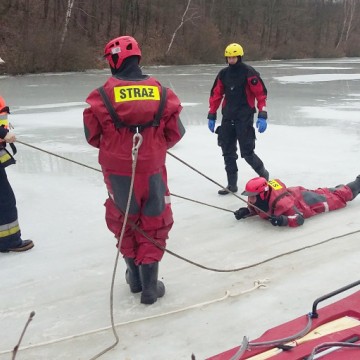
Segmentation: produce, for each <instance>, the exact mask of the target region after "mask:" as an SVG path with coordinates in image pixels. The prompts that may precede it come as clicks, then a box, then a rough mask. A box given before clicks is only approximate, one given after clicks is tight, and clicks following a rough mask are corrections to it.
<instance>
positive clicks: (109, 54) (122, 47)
mask: <svg viewBox="0 0 360 360" xmlns="http://www.w3.org/2000/svg"><path fill="white" fill-rule="evenodd" d="M113 55H118V56H117V59H116V57H114V56H113ZM134 55H137V56H139V58H140V59H141V50H140V47H139V44H138V43H137V41H136V40H135V39H134V38H133V37H131V36H120V37H118V38H116V39H113V40H111V41H109V42H108V43H107V44H106V46H105V49H104V58H105V59H106V60H107V61H108V62H109V64H110V66H111V67H112V68H114V69H119V68H120V66H121V64H122V63H123V61H124V60H125V59H126V58H128V57H129V56H134ZM114 60H115V62H114Z"/></svg>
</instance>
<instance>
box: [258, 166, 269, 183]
mask: <svg viewBox="0 0 360 360" xmlns="http://www.w3.org/2000/svg"><path fill="white" fill-rule="evenodd" d="M257 174H258V175H259V176H260V177H263V178H265V179H266V181H269V172H268V171H267V170H266V169H265V167H264V166H263V167H262V168H261V169H260V170H258V171H257Z"/></svg>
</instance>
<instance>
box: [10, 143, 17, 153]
mask: <svg viewBox="0 0 360 360" xmlns="http://www.w3.org/2000/svg"><path fill="white" fill-rule="evenodd" d="M10 147H11V150H12V152H13V155H15V154H16V153H17V149H16V146H15V144H13V143H10Z"/></svg>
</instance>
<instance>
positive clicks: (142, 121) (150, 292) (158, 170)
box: [84, 36, 185, 304]
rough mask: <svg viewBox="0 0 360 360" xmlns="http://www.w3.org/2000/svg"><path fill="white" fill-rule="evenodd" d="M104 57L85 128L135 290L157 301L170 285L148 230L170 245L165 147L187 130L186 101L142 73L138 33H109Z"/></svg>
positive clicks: (108, 216)
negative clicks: (106, 69) (103, 73)
mask: <svg viewBox="0 0 360 360" xmlns="http://www.w3.org/2000/svg"><path fill="white" fill-rule="evenodd" d="M105 58H106V59H107V61H108V62H109V65H110V69H111V72H112V75H113V76H112V77H110V78H109V79H108V80H107V81H106V83H105V84H104V85H103V86H102V87H100V88H99V89H96V90H94V91H92V92H91V93H90V95H89V96H88V98H87V99H86V101H87V103H88V104H89V105H90V107H89V108H87V109H85V110H84V128H85V135H86V139H87V141H88V143H89V144H90V145H92V146H94V147H96V148H98V149H99V163H100V165H101V168H102V172H103V175H104V180H105V184H106V187H107V190H108V193H109V198H108V199H107V200H106V202H105V208H106V215H105V218H106V222H107V226H108V228H109V229H110V231H112V232H113V233H114V234H115V237H116V238H117V240H118V245H117V246H118V247H119V250H120V252H121V254H122V255H123V257H124V260H125V262H126V266H127V270H126V274H125V278H126V281H127V283H128V284H129V286H130V291H131V292H133V293H138V292H141V300H140V301H141V303H143V304H152V303H154V302H155V301H156V300H157V299H158V298H159V297H162V296H163V295H164V294H165V287H164V284H163V283H162V282H161V281H159V280H158V265H159V261H160V260H161V259H162V257H163V254H164V250H163V249H161V248H159V247H157V246H156V245H155V244H153V243H152V242H151V241H150V240H149V239H148V238H147V237H146V236H145V235H147V236H148V237H150V238H152V239H154V240H155V241H156V243H157V244H159V245H160V246H162V247H163V248H165V246H166V240H167V238H168V233H169V231H170V229H171V227H172V225H173V216H172V210H171V204H170V192H169V189H168V185H167V173H166V168H165V158H166V151H167V149H169V148H171V147H172V146H174V145H175V144H176V143H177V142H178V141H179V140H180V139H181V138H182V136H183V135H184V133H185V129H184V127H183V125H182V123H181V121H180V118H179V115H180V112H181V109H182V107H181V104H180V100H179V99H178V97H177V96H176V95H175V93H174V92H173V91H172V90H171V89H168V88H165V87H163V86H162V85H161V84H160V83H159V82H158V81H157V80H156V79H155V78H153V77H150V76H148V75H143V74H142V71H141V69H140V67H139V62H140V59H141V50H140V48H139V45H138V43H137V42H136V40H135V39H134V38H133V37H130V36H121V37H118V38H116V39H113V40H111V41H110V42H109V43H108V44H107V45H106V46H105ZM135 133H136V134H137V135H138V133H140V135H141V136H142V138H143V141H142V144H141V146H140V147H139V150H138V157H137V162H136V174H135V178H134V179H133V180H134V183H133V192H132V197H131V204H130V208H129V216H128V220H129V221H128V222H127V223H126V228H125V232H124V236H123V238H122V241H121V244H119V239H120V234H121V231H122V227H123V224H124V220H125V217H124V214H125V211H126V206H127V202H128V197H129V192H130V185H131V180H132V165H133V159H132V149H133V139H134V135H135ZM134 224H135V226H134ZM136 227H137V228H138V229H140V231H138V230H137V229H136Z"/></svg>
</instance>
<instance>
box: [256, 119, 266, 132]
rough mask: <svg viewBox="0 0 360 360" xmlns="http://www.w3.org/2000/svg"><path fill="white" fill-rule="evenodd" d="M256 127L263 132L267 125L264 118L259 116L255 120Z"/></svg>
mask: <svg viewBox="0 0 360 360" xmlns="http://www.w3.org/2000/svg"><path fill="white" fill-rule="evenodd" d="M256 127H257V128H258V131H259V133H263V132H264V131H265V130H266V127H267V122H266V119H264V118H261V117H259V118H258V119H257V121H256Z"/></svg>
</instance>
